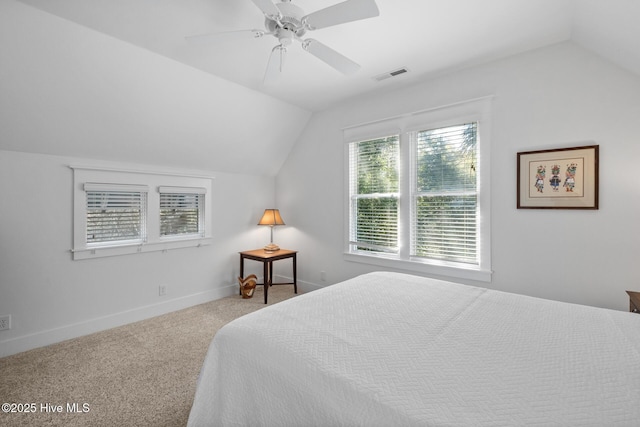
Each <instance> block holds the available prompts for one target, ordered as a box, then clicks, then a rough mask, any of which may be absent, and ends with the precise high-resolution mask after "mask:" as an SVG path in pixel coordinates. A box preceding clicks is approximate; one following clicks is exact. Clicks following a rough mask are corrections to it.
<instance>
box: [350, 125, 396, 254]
mask: <svg viewBox="0 0 640 427" xmlns="http://www.w3.org/2000/svg"><path fill="white" fill-rule="evenodd" d="M398 147H399V139H398V136H397V135H394V136H389V137H385V138H380V139H374V140H371V141H363V142H359V143H355V144H351V147H350V150H351V151H350V153H349V158H350V167H349V170H350V172H351V179H350V187H351V189H350V192H351V195H352V196H351V211H352V215H353V217H352V227H351V236H350V243H351V244H352V245H353V247H354V248H355V249H356V250H359V251H373V252H383V253H397V252H398V202H399V196H400V193H399V191H400V182H399V174H398V172H399V170H398V166H399V156H398V153H399V151H398Z"/></svg>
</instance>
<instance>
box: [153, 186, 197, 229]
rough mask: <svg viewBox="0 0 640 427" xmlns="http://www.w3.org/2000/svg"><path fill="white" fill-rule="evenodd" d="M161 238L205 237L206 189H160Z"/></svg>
mask: <svg viewBox="0 0 640 427" xmlns="http://www.w3.org/2000/svg"><path fill="white" fill-rule="evenodd" d="M159 192H160V236H162V237H169V236H184V235H196V236H203V235H204V221H203V220H204V203H203V202H204V194H205V189H204V188H176V187H160V189H159Z"/></svg>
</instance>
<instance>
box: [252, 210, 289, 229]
mask: <svg viewBox="0 0 640 427" xmlns="http://www.w3.org/2000/svg"><path fill="white" fill-rule="evenodd" d="M258 225H270V226H274V225H285V224H284V221H283V220H282V217H281V216H280V211H279V210H278V209H265V210H264V214H263V215H262V218H260V222H259V223H258Z"/></svg>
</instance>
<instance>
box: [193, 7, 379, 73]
mask: <svg viewBox="0 0 640 427" xmlns="http://www.w3.org/2000/svg"><path fill="white" fill-rule="evenodd" d="M251 1H252V2H253V3H254V4H255V5H256V6H257V7H258V8H259V9H260V10H261V11H262V13H263V14H264V16H265V21H264V25H265V29H264V30H255V29H254V30H240V31H226V32H222V33H212V34H203V35H197V36H190V37H187V38H186V39H187V41H189V42H190V43H193V44H198V45H201V44H210V43H215V42H218V41H220V40H225V41H226V40H233V39H242V38H247V37H253V38H260V37H263V36H266V35H271V36H274V37H275V38H277V39H278V41H279V44H278V45H277V46H275V47H274V48H273V49H272V50H271V55H270V56H269V62H268V63H267V70H266V71H265V75H264V80H263V84H265V85H268V84H271V83H273V82H275V80H276V79H277V78H278V76H279V75H280V72H282V67H283V64H284V58H285V55H286V53H287V47H289V46H290V45H291V44H292V43H293V41H294V40H296V41H298V42H300V43H301V44H302V48H303V49H304V50H306V51H307V52H309V53H310V54H312V55H313V56H315V57H317V58H318V59H320V60H321V61H324V62H325V63H327V64H328V65H330V66H331V67H333V68H335V69H336V70H338V71H339V72H341V73H343V74H352V73H354V72H356V71H357V70H358V69H360V65H358V64H356V63H355V62H353V61H352V60H350V59H349V58H347V57H345V56H343V55H342V54H340V53H338V52H336V51H335V50H333V49H331V48H330V47H328V46H326V45H324V44H322V43H320V42H319V41H317V40H315V39H310V38H309V39H303V38H302V36H303V35H305V33H306V32H307V31H312V30H318V29H321V28H326V27H331V26H334V25H338V24H344V23H347V22H352V21H358V20H361V19H367V18H372V17H375V16H378V15H379V11H378V6H377V5H376V2H375V0H347V1H345V2H342V3H338V4H335V5H333V6H329V7H327V8H324V9H321V10H318V11H316V12H312V13H310V14H305V13H304V11H303V10H302V9H301V8H299V7H298V6H295V5H293V4H291V0H282V1H281V2H280V3H273V1H272V0H251Z"/></svg>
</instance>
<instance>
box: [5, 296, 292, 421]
mask: <svg viewBox="0 0 640 427" xmlns="http://www.w3.org/2000/svg"><path fill="white" fill-rule="evenodd" d="M258 288H259V289H256V293H255V295H254V297H253V298H251V299H242V298H240V297H239V296H235V297H228V298H223V299H220V300H217V301H213V302H210V303H206V304H202V305H198V306H195V307H191V308H188V309H185V310H180V311H177V312H174V313H169V314H166V315H163V316H159V317H155V318H153V319H148V320H144V321H141V322H137V323H134V324H131V325H126V326H122V327H119V328H115V329H110V330H108V331H104V332H98V333H95V334H92V335H88V336H85V337H80V338H76V339H73V340H69V341H65V342H62V343H58V344H54V345H51V346H47V347H43V348H39V349H35V350H31V351H27V352H24V353H20V354H16V355H13V356H9V357H5V358H2V359H0V403H5V402H8V403H19V404H28V405H30V404H32V403H35V406H36V408H35V409H36V412H35V413H20V414H19V413H4V412H0V425H2V426H110V427H111V426H184V425H186V423H187V418H188V416H189V410H190V409H191V404H192V402H193V396H194V393H195V387H196V380H197V378H198V372H199V370H200V366H201V365H202V362H203V360H204V357H205V354H206V352H207V349H208V347H209V343H210V342H211V339H212V338H213V335H214V334H215V332H216V331H217V330H218V329H219V328H220V327H222V326H223V325H224V324H226V323H228V322H230V321H231V320H233V319H235V318H237V317H240V316H242V315H244V314H247V313H250V312H252V311H256V310H259V309H261V308H263V307H265V305H264V295H263V293H262V287H258ZM292 296H294V294H293V289H292V287H291V286H274V287H272V288H271V289H270V290H269V305H271V304H275V303H277V302H280V301H282V300H285V299H287V298H290V297H292ZM74 403H75V404H77V405H76V406H75V407H74ZM47 404H50V406H49V407H47V406H46V405H47ZM59 405H61V406H62V413H58V412H47V411H52V410H53V409H54V408H55V407H56V406H59ZM68 406H69V407H68ZM87 409H88V411H85V410H87ZM68 410H76V411H77V412H68Z"/></svg>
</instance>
